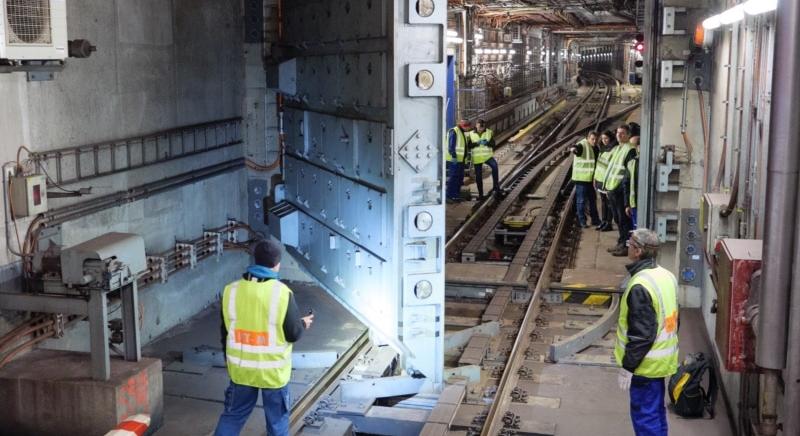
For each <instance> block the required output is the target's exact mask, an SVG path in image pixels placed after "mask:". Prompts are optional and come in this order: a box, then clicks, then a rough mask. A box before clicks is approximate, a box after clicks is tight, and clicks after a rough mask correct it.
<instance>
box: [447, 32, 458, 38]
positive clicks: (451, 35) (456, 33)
mask: <svg viewBox="0 0 800 436" xmlns="http://www.w3.org/2000/svg"><path fill="white" fill-rule="evenodd" d="M447 36H450V37H453V38H455V37H457V36H458V32H456V31H455V30H448V31H447Z"/></svg>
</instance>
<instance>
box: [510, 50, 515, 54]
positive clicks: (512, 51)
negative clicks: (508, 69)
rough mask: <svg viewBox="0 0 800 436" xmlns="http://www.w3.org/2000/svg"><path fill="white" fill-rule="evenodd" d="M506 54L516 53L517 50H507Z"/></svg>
mask: <svg viewBox="0 0 800 436" xmlns="http://www.w3.org/2000/svg"><path fill="white" fill-rule="evenodd" d="M508 54H517V51H516V50H509V51H508Z"/></svg>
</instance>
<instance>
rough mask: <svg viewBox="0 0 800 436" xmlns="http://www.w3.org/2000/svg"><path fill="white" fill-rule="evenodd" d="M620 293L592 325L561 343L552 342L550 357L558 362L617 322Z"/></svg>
mask: <svg viewBox="0 0 800 436" xmlns="http://www.w3.org/2000/svg"><path fill="white" fill-rule="evenodd" d="M619 298H620V297H619V295H613V296H612V300H611V306H610V307H609V308H608V311H606V313H605V314H604V315H603V316H602V317H601V318H600V319H599V320H597V322H595V323H594V324H592V325H591V326H589V327H587V328H585V329H583V330H581V331H580V332H578V333H575V334H574V335H572V336H570V337H569V338H567V339H565V340H564V341H562V342H559V343H557V344H556V343H553V344H550V349H549V352H548V357H549V358H550V360H552V361H553V362H558V361H559V360H561V359H562V358H564V357H567V356H570V355H573V354H575V353H577V352H579V351H581V350H583V349H584V348H586V347H588V346H590V345H592V344H593V343H595V342H597V341H598V340H599V339H600V338H602V337H603V336H605V335H606V333H608V331H609V330H611V328H612V327H614V325H615V324H616V323H617V317H618V316H619Z"/></svg>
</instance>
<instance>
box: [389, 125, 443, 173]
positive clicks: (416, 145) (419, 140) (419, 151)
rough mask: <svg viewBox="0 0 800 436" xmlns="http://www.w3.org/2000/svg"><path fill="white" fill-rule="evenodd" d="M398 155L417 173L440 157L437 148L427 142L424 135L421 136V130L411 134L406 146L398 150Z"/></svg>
mask: <svg viewBox="0 0 800 436" xmlns="http://www.w3.org/2000/svg"><path fill="white" fill-rule="evenodd" d="M397 153H398V154H399V155H400V156H402V157H403V159H404V160H405V161H406V163H408V165H409V166H411V168H413V169H414V171H416V172H420V171H422V170H423V169H425V167H426V166H428V164H429V163H430V162H431V160H433V159H434V158H435V157H436V156H438V153H437V151H436V148H435V147H434V146H433V144H432V143H431V142H429V141H426V140H425V139H424V138H423V137H422V135H420V133H419V130H417V131H415V132H414V133H412V134H411V136H410V137H409V138H408V140H406V142H405V144H403V145H402V146H401V147H400V149H399V150H397Z"/></svg>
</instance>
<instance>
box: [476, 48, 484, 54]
mask: <svg viewBox="0 0 800 436" xmlns="http://www.w3.org/2000/svg"><path fill="white" fill-rule="evenodd" d="M475 54H483V49H482V48H476V49H475Z"/></svg>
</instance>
